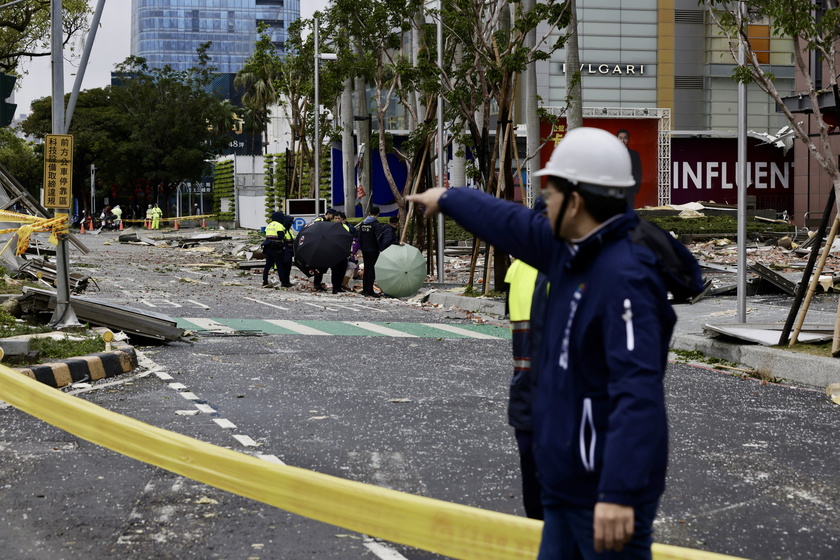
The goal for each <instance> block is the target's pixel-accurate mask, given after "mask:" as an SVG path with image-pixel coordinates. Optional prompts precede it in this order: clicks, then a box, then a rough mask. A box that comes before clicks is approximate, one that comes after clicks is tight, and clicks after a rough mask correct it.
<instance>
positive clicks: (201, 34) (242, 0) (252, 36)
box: [131, 0, 300, 74]
mask: <svg viewBox="0 0 840 560" xmlns="http://www.w3.org/2000/svg"><path fill="white" fill-rule="evenodd" d="M299 17H300V0H132V2H131V54H132V55H133V56H140V57H143V58H145V59H146V62H147V64H148V65H149V66H150V67H151V68H162V67H163V66H166V65H169V66H171V67H172V68H173V69H175V70H187V69H189V68H191V67H192V66H195V64H196V49H197V48H198V46H199V45H201V44H202V43H206V42H208V41H210V42H211V43H212V45H211V47H210V51H209V54H210V56H211V58H212V65H213V66H214V67H215V68H216V69H217V72H219V73H222V74H235V73H236V72H237V71H238V70H239V69H240V68H242V65H243V63H244V62H245V59H246V58H248V56H250V55H251V53H253V51H254V42H255V41H256V40H257V25H258V24H260V23H264V24H266V25H267V26H268V32H269V33H270V34H271V39H272V41H273V42H274V44H275V46H276V47H277V49H278V51H281V52H282V51H283V50H284V44H285V41H286V29H287V27H288V25H289V24H290V23H291V22H292V21H294V20H296V19H298V18H299Z"/></svg>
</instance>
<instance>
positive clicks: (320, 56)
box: [312, 18, 338, 215]
mask: <svg viewBox="0 0 840 560" xmlns="http://www.w3.org/2000/svg"><path fill="white" fill-rule="evenodd" d="M314 25H315V141H314V142H313V147H312V149H313V152H314V154H315V215H318V214H320V213H321V201H320V196H321V192H320V191H321V130H320V128H321V101H320V99H319V93H320V92H319V91H318V90H319V89H320V85H321V84H320V77H319V75H320V68H321V61H322V60H336V59H337V58H338V55H336V54H335V53H321V52H319V39H320V33H319V31H320V29H319V27H320V26H319V23H318V18H315V23H314Z"/></svg>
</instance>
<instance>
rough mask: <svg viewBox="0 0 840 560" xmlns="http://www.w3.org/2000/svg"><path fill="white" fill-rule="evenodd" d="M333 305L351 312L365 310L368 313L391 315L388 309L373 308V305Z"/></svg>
mask: <svg viewBox="0 0 840 560" xmlns="http://www.w3.org/2000/svg"><path fill="white" fill-rule="evenodd" d="M333 305H335V306H336V307H341V308H343V309H350V310H351V311H357V310H359V309H365V310H367V311H376V312H377V313H390V312H389V311H388V310H387V309H379V308H378V307H373V306H372V305H362V304H361V303H346V304H339V303H334V304H333Z"/></svg>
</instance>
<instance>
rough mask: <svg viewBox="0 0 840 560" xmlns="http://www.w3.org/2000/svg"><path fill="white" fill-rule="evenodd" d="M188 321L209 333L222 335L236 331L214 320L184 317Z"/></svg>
mask: <svg viewBox="0 0 840 560" xmlns="http://www.w3.org/2000/svg"><path fill="white" fill-rule="evenodd" d="M184 319H185V320H186V321H189V322H190V323H192V324H194V325H197V326H198V327H201V328H202V329H205V330H208V331H215V332H222V333H232V332H235V329H232V328H230V327H228V326H226V325H223V324H221V323H217V322H216V321H214V320H213V319H203V318H199V317H184Z"/></svg>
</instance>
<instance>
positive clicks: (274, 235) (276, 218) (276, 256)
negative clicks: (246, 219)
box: [262, 212, 291, 288]
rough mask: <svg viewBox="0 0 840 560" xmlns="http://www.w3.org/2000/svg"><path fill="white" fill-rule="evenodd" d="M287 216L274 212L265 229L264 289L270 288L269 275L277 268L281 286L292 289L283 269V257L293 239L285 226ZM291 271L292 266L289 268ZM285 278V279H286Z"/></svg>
mask: <svg viewBox="0 0 840 560" xmlns="http://www.w3.org/2000/svg"><path fill="white" fill-rule="evenodd" d="M285 217H286V215H285V214H284V213H283V212H274V213H273V214H272V215H271V221H270V222H269V223H268V225H267V226H266V228H265V241H263V244H262V247H263V253H264V254H265V266H264V267H263V288H270V287H271V284H269V283H268V273H269V272H270V271H271V269H272V268H274V267H275V266H277V269H278V275H279V276H280V282H281V285H282V286H283V287H284V288H288V287H291V283H290V282H289V277H288V275H287V274H286V272H285V270H284V267H283V256H284V253H285V252H286V251H285V249H286V244H287V243H288V241H289V238H290V237H291V233H290V232H289V230H288V229H287V228H286V226H284V225H283V220H284V218H285ZM288 270H289V271H291V266H289V268H288ZM284 276H285V277H284Z"/></svg>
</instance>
